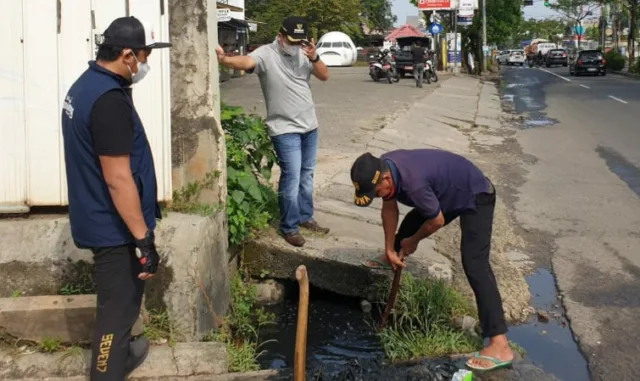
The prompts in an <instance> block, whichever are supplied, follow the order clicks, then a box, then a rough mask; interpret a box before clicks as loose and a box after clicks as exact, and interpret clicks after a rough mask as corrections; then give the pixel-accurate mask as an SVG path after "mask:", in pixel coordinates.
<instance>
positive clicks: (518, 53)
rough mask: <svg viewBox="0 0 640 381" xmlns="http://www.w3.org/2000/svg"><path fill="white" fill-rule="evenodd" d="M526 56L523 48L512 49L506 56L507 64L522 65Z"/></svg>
mask: <svg viewBox="0 0 640 381" xmlns="http://www.w3.org/2000/svg"><path fill="white" fill-rule="evenodd" d="M524 61H526V57H525V56H524V51H523V50H512V51H511V53H510V54H509V57H508V58H507V65H520V66H522V65H524Z"/></svg>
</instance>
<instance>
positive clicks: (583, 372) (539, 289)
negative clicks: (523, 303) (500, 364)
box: [508, 268, 590, 381]
mask: <svg viewBox="0 0 640 381" xmlns="http://www.w3.org/2000/svg"><path fill="white" fill-rule="evenodd" d="M526 280H527V283H528V284H529V290H530V292H531V304H532V306H533V308H535V309H536V311H545V312H547V313H548V315H549V321H548V322H546V323H545V322H539V321H538V316H537V314H534V315H533V316H531V317H530V318H529V320H528V321H527V322H526V323H525V324H522V325H518V326H512V327H509V333H508V336H509V340H511V341H514V342H516V343H518V345H520V346H521V347H522V348H524V349H525V351H526V355H525V358H526V359H527V360H529V361H530V362H532V363H533V364H534V365H536V366H538V367H540V368H542V369H544V370H545V371H546V372H548V373H552V374H553V375H554V376H556V377H557V378H559V379H560V380H563V381H589V380H590V377H589V371H588V368H587V361H586V360H585V358H584V356H583V355H582V353H581V352H580V349H579V348H578V345H577V344H576V342H575V341H574V339H573V333H572V332H571V329H570V328H569V323H568V322H567V321H566V319H565V318H564V310H563V309H562V305H561V303H560V300H559V299H558V292H557V289H556V285H555V280H554V277H553V275H552V274H551V273H550V272H549V271H548V270H546V269H542V268H540V269H537V270H536V271H535V272H533V273H532V274H531V275H529V276H528V277H527V278H526Z"/></svg>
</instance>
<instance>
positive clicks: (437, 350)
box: [378, 273, 482, 361]
mask: <svg viewBox="0 0 640 381" xmlns="http://www.w3.org/2000/svg"><path fill="white" fill-rule="evenodd" d="M390 287H391V281H390V280H389V281H387V282H385V283H384V284H381V285H380V286H379V288H378V301H379V302H380V303H385V302H386V298H387V296H388V294H389V289H390ZM464 315H474V312H473V308H471V305H470V304H469V302H468V301H467V300H466V298H465V297H464V296H462V294H460V293H458V292H457V291H455V290H453V289H452V288H450V287H449V286H447V285H446V284H445V283H444V282H441V281H431V280H427V279H417V278H414V277H413V276H412V275H411V274H409V273H405V274H403V275H402V280H401V282H400V290H399V291H398V296H397V300H396V305H395V308H394V310H393V311H392V313H391V316H390V317H389V324H388V325H387V326H386V327H385V328H384V329H383V330H382V331H381V332H380V333H379V337H380V340H381V342H382V346H383V348H384V351H385V354H386V355H387V357H388V358H389V359H390V360H391V361H406V360H411V359H416V358H422V357H439V356H444V355H448V354H456V353H469V352H473V351H475V350H478V349H480V348H482V340H481V339H480V338H478V337H471V336H469V335H467V334H466V333H464V332H462V331H461V330H459V329H457V328H455V327H454V325H453V321H454V319H455V318H456V317H460V316H464Z"/></svg>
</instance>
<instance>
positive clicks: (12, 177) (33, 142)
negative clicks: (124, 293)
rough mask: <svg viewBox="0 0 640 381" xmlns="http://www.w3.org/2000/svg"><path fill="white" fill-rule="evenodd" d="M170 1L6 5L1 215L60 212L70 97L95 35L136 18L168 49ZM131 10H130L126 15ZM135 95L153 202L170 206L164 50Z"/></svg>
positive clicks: (20, 1) (35, 0)
mask: <svg viewBox="0 0 640 381" xmlns="http://www.w3.org/2000/svg"><path fill="white" fill-rule="evenodd" d="M167 3H168V0H153V1H151V0H3V1H2V10H1V11H0V46H2V49H3V59H2V60H0V213H15V212H26V211H28V210H29V208H30V207H33V206H64V205H66V204H67V184H66V174H65V168H64V151H63V144H62V143H63V142H62V133H61V112H62V102H63V100H64V97H65V95H66V92H67V90H68V89H69V87H70V86H71V85H72V84H73V82H74V81H75V80H76V78H77V77H78V76H79V75H80V74H81V73H82V72H83V71H84V70H85V69H86V68H87V62H88V61H90V60H92V59H95V51H96V47H95V42H94V41H95V34H101V33H102V32H104V30H105V29H106V28H107V26H108V25H109V24H110V23H111V21H113V20H114V19H116V18H118V17H122V16H127V15H131V16H136V17H138V18H140V19H144V20H146V21H148V22H150V23H152V24H153V26H154V30H155V33H156V39H157V40H159V41H169V18H168V4H167ZM127 7H128V9H127ZM149 65H150V66H151V68H152V69H151V71H150V72H149V74H148V75H147V77H146V78H145V80H144V81H142V82H140V83H139V84H137V85H135V86H134V88H133V98H134V102H135V104H136V108H137V110H138V113H139V114H140V117H141V118H142V121H143V123H144V126H145V130H146V133H147V136H148V138H149V142H150V144H151V148H152V150H153V154H154V155H153V156H154V161H155V167H156V176H157V179H158V198H159V199H160V200H161V201H163V200H170V199H171V193H172V191H171V115H170V112H171V110H170V107H171V102H170V92H169V90H170V84H169V49H159V50H157V51H154V52H153V54H151V55H150V56H149Z"/></svg>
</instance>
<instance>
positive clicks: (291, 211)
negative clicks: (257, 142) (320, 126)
mask: <svg viewBox="0 0 640 381" xmlns="http://www.w3.org/2000/svg"><path fill="white" fill-rule="evenodd" d="M271 141H272V142H273V147H274V148H275V151H276V155H277V156H278V165H279V166H280V181H279V182H278V205H279V206H280V232H282V233H284V234H289V233H296V232H298V225H299V224H300V223H304V222H308V221H310V220H311V219H312V218H313V171H314V170H315V168H316V150H317V147H318V130H317V129H315V130H313V131H310V132H307V133H305V134H295V133H291V134H282V135H277V136H272V137H271Z"/></svg>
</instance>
